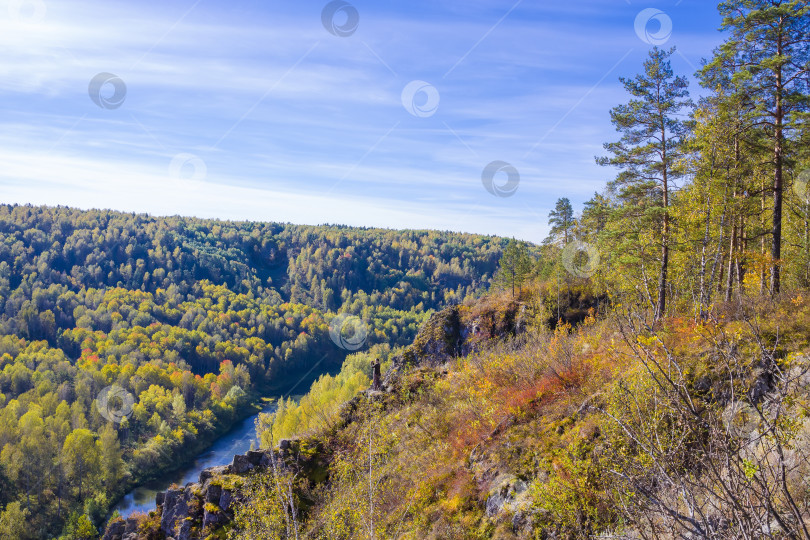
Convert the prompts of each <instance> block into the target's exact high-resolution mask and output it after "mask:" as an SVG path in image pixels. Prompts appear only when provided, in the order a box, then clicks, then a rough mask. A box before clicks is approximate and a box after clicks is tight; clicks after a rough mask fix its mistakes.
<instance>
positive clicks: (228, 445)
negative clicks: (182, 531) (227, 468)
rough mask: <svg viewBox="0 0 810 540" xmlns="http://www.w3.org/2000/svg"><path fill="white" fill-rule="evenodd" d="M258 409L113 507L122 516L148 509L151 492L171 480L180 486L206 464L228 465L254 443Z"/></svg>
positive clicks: (163, 488) (152, 498)
mask: <svg viewBox="0 0 810 540" xmlns="http://www.w3.org/2000/svg"><path fill="white" fill-rule="evenodd" d="M275 409H276V404H275V403H273V404H272V405H269V406H268V407H267V408H265V409H264V410H263V411H261V412H264V413H269V412H273V411H275ZM259 414H260V413H257V414H255V415H253V416H250V417H248V418H245V419H244V420H243V421H242V422H240V423H238V424H236V425H235V426H234V427H233V429H231V431H229V432H228V433H226V434H225V435H223V436H222V437H220V438H219V439H217V440H216V441H215V442H214V443H213V444H212V445H211V446H209V447H208V449H207V450H205V451H204V452H203V453H202V454H200V455H198V456H197V457H196V458H195V459H194V462H193V463H191V464H190V465H189V466H188V467H186V468H184V469H180V470H178V471H175V472H173V473H170V474H167V475H166V476H164V477H163V478H159V479H156V480H153V481H151V482H148V483H146V484H144V485H142V486H140V487H137V488H135V489H133V490H132V491H130V492H129V493H127V494H126V495H125V496H124V498H122V499H121V500H120V501H119V502H118V504H117V505H116V506H115V508H114V510H118V512H119V513H120V514H121V516H122V517H124V518H126V517H129V515H130V514H132V513H133V512H149V511H150V510H154V509H155V495H157V494H158V492H160V491H166V490H167V489H168V488H169V486H171V485H172V484H178V485H181V486H184V485H186V483H188V482H196V481H197V480H198V479H199V477H200V471H201V470H203V469H207V468H208V467H216V466H218V465H228V464H230V463H231V462H232V461H233V456H234V454H244V453H245V452H247V451H248V450H250V443H251V442H254V443H256V448H258V447H259V444H258V441H256V426H255V423H254V422H255V421H256V418H257V417H258V416H259Z"/></svg>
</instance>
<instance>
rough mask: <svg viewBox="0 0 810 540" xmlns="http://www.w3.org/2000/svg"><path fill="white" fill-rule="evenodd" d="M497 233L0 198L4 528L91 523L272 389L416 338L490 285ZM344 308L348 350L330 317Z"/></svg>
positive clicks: (16, 530)
mask: <svg viewBox="0 0 810 540" xmlns="http://www.w3.org/2000/svg"><path fill="white" fill-rule="evenodd" d="M502 245H504V242H503V241H502V240H501V239H498V238H494V237H483V236H471V235H461V234H450V233H438V232H426V231H389V230H377V229H351V228H347V227H329V226H324V227H305V226H293V225H283V224H272V223H247V222H243V223H234V222H222V221H215V220H200V219H191V218H180V217H172V218H156V217H150V216H145V215H134V214H122V213H117V212H111V211H80V210H74V209H69V208H48V207H30V206H8V205H3V206H0V406H2V409H0V446H2V452H0V483H2V489H0V505H2V506H3V508H4V509H5V510H4V512H3V514H2V516H0V536H1V537H3V538H28V537H32V538H33V537H46V536H49V535H57V534H59V533H60V531H61V530H62V527H63V525H65V524H66V529H65V532H66V534H67V535H68V537H70V538H86V537H89V536H92V535H93V532H92V531H93V530H94V527H95V526H97V525H99V524H101V523H102V521H103V518H104V516H105V514H106V512H107V509H108V508H109V506H110V505H111V504H112V503H114V502H115V501H116V498H117V497H118V496H120V495H121V494H123V493H124V492H125V491H126V490H127V488H128V487H130V486H131V485H132V484H133V483H135V482H138V481H141V480H143V479H145V478H148V477H150V476H153V475H155V474H158V473H159V472H160V471H162V470H164V469H166V468H169V467H172V466H176V465H177V464H178V463H179V462H180V461H181V460H182V459H183V458H187V457H189V456H190V455H193V453H194V452H196V451H199V450H200V449H201V448H202V447H203V445H204V444H205V443H206V442H207V441H210V440H212V439H213V438H214V437H215V436H216V435H217V434H218V433H221V432H222V431H223V430H225V429H226V428H227V427H228V426H230V425H231V423H232V422H233V421H234V420H235V419H237V418H238V417H240V416H242V415H244V414H245V413H246V411H249V410H253V409H250V408H249V407H248V405H249V404H250V402H252V401H254V400H255V399H256V398H257V397H258V396H259V395H261V394H262V392H264V391H266V389H267V388H268V387H271V386H272V387H275V388H280V385H282V384H283V383H284V382H285V381H288V380H289V381H292V382H294V380H297V378H298V376H300V375H301V374H303V373H304V372H306V371H308V370H309V369H311V368H314V369H315V373H316V374H317V373H318V372H323V371H326V370H328V369H334V367H335V366H339V365H340V362H342V360H343V358H344V357H345V355H346V353H347V352H348V350H350V349H352V348H356V347H359V346H361V345H369V346H370V345H375V344H386V345H394V346H395V345H404V344H407V343H409V342H410V341H411V340H412V339H413V338H414V336H415V335H416V332H417V330H418V328H419V326H420V324H421V323H422V322H423V321H424V320H425V317H426V316H427V315H428V314H429V313H430V312H431V310H433V309H435V308H438V307H441V306H442V305H444V304H446V303H452V302H457V301H459V300H461V299H463V298H464V297H466V296H468V295H470V294H472V293H473V292H474V291H475V290H477V289H478V288H481V287H483V286H486V284H487V282H488V281H489V280H490V278H491V276H492V274H493V272H494V269H495V268H496V265H497V261H498V259H499V256H500V252H501V248H502ZM338 313H340V314H341V316H342V317H343V319H336V314H338ZM350 316H351V317H356V318H355V319H353V320H354V321H355V322H353V323H352V324H349V325H348V326H345V327H344V326H343V325H339V326H338V327H337V329H336V330H337V332H338V334H340V333H341V332H343V333H346V332H348V333H349V335H347V336H344V337H345V338H346V339H348V341H347V342H346V343H347V344H348V345H347V346H344V348H341V347H339V346H338V345H340V344H343V343H344V342H343V340H342V339H338V340H337V341H336V340H335V337H334V332H335V328H332V331H333V332H332V334H333V335H330V324H332V326H334V324H333V323H334V322H335V321H336V320H338V321H341V322H343V321H345V320H346V317H350ZM357 332H360V333H359V334H358V333H357ZM352 339H354V340H355V341H352ZM336 343H337V344H336ZM88 535H89V536H88Z"/></svg>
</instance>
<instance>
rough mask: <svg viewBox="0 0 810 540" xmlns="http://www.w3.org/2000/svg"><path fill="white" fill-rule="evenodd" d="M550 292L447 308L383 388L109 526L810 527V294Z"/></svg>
mask: <svg viewBox="0 0 810 540" xmlns="http://www.w3.org/2000/svg"><path fill="white" fill-rule="evenodd" d="M534 304H535V302H534V301H533V298H531V295H524V296H523V297H522V298H521V301H520V302H517V301H512V300H510V299H508V298H501V297H488V298H486V299H483V300H481V301H477V302H470V303H467V304H465V305H462V306H454V307H451V308H447V309H445V310H443V311H442V312H440V313H437V314H435V315H434V316H433V317H431V319H430V320H429V321H428V322H427V323H426V324H425V326H424V327H423V329H422V331H421V332H420V334H419V336H418V337H417V339H416V340H415V342H414V343H413V344H412V345H411V346H409V347H408V348H407V349H406V350H405V351H404V352H403V353H402V354H400V355H397V356H395V357H394V359H393V361H392V363H391V367H390V369H389V370H388V371H387V374H386V376H385V378H384V380H383V381H381V385H380V386H379V387H378V388H372V389H370V390H369V391H365V392H362V393H360V394H358V395H357V396H356V397H355V398H353V399H351V400H350V401H349V402H347V403H345V404H344V405H343V406H341V407H340V408H338V409H335V410H334V412H333V413H328V414H327V418H325V419H324V421H323V422H322V423H320V424H315V425H312V426H311V427H310V428H309V429H308V430H305V431H303V432H300V433H299V434H298V436H295V437H292V438H285V439H282V440H275V441H274V442H275V443H276V444H275V445H273V446H272V447H267V448H264V449H261V450H258V451H255V452H249V453H248V454H247V455H245V456H235V458H234V461H233V463H232V464H231V465H229V466H225V467H221V468H217V469H214V470H210V471H206V472H205V473H203V474H202V475H201V477H200V481H199V482H198V483H195V484H190V485H188V486H178V487H177V488H176V489H172V490H170V491H169V492H168V493H166V494H165V495H161V496H160V497H159V499H158V507H157V509H156V511H155V512H154V513H152V514H150V516H143V517H141V518H139V519H132V520H130V521H129V522H122V521H119V522H116V523H113V524H112V526H111V527H110V529H108V532H107V535H106V536H105V538H107V539H110V540H112V539H118V538H122V537H123V538H126V537H127V536H125V535H124V531H129V532H130V533H131V537H132V538H136V537H137V538H147V537H149V538H152V537H154V538H162V537H163V536H162V535H166V536H167V537H169V536H171V537H174V538H206V537H208V536H209V535H213V536H212V537H214V538H217V537H224V536H226V535H227V536H228V538H294V537H296V536H297V537H309V538H324V539H326V538H329V539H339V538H346V539H349V538H409V539H410V538H413V539H416V538H436V539H439V538H442V539H447V538H459V539H461V538H593V537H597V536H599V537H604V536H608V537H618V538H667V537H673V538H674V537H678V538H682V537H711V538H740V537H749V538H757V537H763V536H768V537H776V538H782V537H784V538H801V537H803V534H804V533H803V530H804V527H805V526H806V523H807V520H808V515H810V514H808V506H807V504H808V501H810V491H809V490H808V487H807V484H806V482H805V481H804V478H806V475H807V474H808V473H810V462H808V459H807V458H808V455H809V453H810V439H808V434H810V431H808V428H810V424H808V421H807V404H808V403H809V402H810V401H808V398H810V378H809V377H808V370H809V369H810V363H809V362H808V361H807V357H806V353H807V350H808V346H810V339H808V334H807V332H806V330H805V329H806V328H807V325H808V323H810V302H808V300H806V299H805V298H803V297H802V296H801V295H796V296H793V297H786V298H784V299H782V300H781V301H778V302H771V301H769V300H762V301H759V302H753V301H750V300H748V301H745V302H738V303H734V304H725V305H722V306H717V309H716V311H715V315H714V316H712V317H710V318H709V319H707V320H697V321H696V320H694V319H690V318H679V317H672V318H668V319H666V320H664V321H662V322H661V323H660V324H657V325H649V324H647V323H646V322H645V321H644V319H643V318H641V317H640V316H639V314H638V313H632V312H630V313H625V314H624V315H620V314H618V313H615V314H612V315H609V316H606V317H596V318H594V317H589V318H587V319H586V320H585V321H584V322H583V323H582V324H581V325H579V326H578V327H576V328H571V327H568V326H565V325H561V326H558V327H557V329H556V330H554V331H549V330H545V329H543V326H542V325H539V324H536V323H537V317H538V312H536V311H535V310H534V309H533V308H532V305H534ZM788 313H790V317H786V314H788ZM541 315H542V314H541ZM370 364H371V360H370V359H369V360H368V361H367V362H366V364H365V366H363V367H362V368H361V369H367V370H368V372H370V371H371V369H370ZM347 369H349V370H356V369H358V366H357V365H356V363H355V365H354V366H352V367H348V368H347ZM366 381H367V384H368V382H369V379H366ZM324 410H327V411H328V410H329V409H328V408H326V409H324ZM310 414H312V415H313V416H317V415H318V414H319V413H318V412H317V411H312V412H311V413H310ZM329 414H332V416H331V418H330V417H328V415H329ZM272 424H273V419H268V423H267V424H266V426H265V429H267V426H270V425H272ZM271 448H273V449H272V450H271ZM150 531H151V532H150Z"/></svg>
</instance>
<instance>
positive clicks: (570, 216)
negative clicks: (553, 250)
mask: <svg viewBox="0 0 810 540" xmlns="http://www.w3.org/2000/svg"><path fill="white" fill-rule="evenodd" d="M574 223H575V221H574V209H573V208H572V207H571V201H569V200H568V198H566V197H563V198H561V199H557V204H556V205H555V206H554V210H552V211H551V212H549V213H548V224H549V225H551V233H550V234H551V236H556V237H559V235H560V234H562V237H563V243H564V244H568V242H569V240H570V237H571V231H572V229H573V228H574Z"/></svg>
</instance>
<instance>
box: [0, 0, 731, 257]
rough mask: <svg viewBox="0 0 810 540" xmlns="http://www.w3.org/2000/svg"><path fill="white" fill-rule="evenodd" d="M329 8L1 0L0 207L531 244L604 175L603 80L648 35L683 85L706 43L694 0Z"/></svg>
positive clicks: (609, 102)
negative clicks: (558, 208) (559, 205)
mask: <svg viewBox="0 0 810 540" xmlns="http://www.w3.org/2000/svg"><path fill="white" fill-rule="evenodd" d="M347 4H348V5H347ZM326 6H327V2H323V1H316V2H313V1H301V2H289V1H288V2H279V1H267V0H264V1H254V0H232V1H230V2H221V1H220V2H214V1H213V0H173V1H172V2H165V1H163V2H157V1H153V0H141V1H139V2H121V1H105V2H102V1H100V0H93V1H75V0H58V1H56V0H44V1H43V0H2V1H0V53H2V60H0V107H2V115H0V122H2V129H0V163H2V166H1V167H0V186H2V189H0V193H1V194H2V195H0V201H2V202H16V203H34V204H51V205H55V204H63V205H70V206H77V207H80V208H113V209H116V210H124V211H136V212H149V213H151V214H156V215H167V214H169V215H174V214H181V215H196V216H200V217H217V218H223V219H250V220H262V221H288V222H294V223H306V224H321V223H346V224H350V225H363V226H381V227H392V228H432V229H441V230H454V231H464V232H475V233H484V234H498V235H504V236H515V237H518V238H523V239H526V240H531V241H537V242H539V241H540V240H542V239H543V238H544V237H545V236H546V234H547V231H548V225H547V216H548V211H549V209H550V208H551V207H553V205H554V203H555V201H556V200H557V199H558V198H559V197H568V198H569V199H571V201H572V203H574V206H575V208H576V209H577V210H579V209H580V208H581V203H582V202H584V201H585V200H587V199H588V198H589V197H590V196H591V195H592V194H593V192H594V191H596V190H601V189H602V187H603V185H604V183H605V182H606V181H607V180H609V179H610V178H611V176H612V174H614V172H613V171H611V170H609V169H604V168H601V167H598V166H596V165H595V163H594V156H595V155H600V154H601V153H602V143H603V142H605V141H610V140H614V139H615V138H616V133H615V131H614V129H613V127H612V126H611V125H610V122H609V116H608V111H609V109H610V108H611V107H613V106H614V105H616V104H618V103H621V102H623V101H625V100H626V96H625V95H624V92H623V89H622V87H621V85H620V83H619V81H618V77H619V76H631V75H633V74H634V73H636V72H638V71H639V70H640V69H641V64H642V62H643V60H644V58H645V56H646V54H647V51H648V50H649V48H650V47H651V44H650V42H651V41H655V40H659V41H661V42H663V46H666V47H669V46H677V47H678V51H679V52H678V54H677V55H676V56H675V57H674V58H673V67H674V69H675V70H676V71H677V72H678V73H681V74H685V75H688V76H689V77H690V80H692V81H694V77H693V73H694V71H695V70H696V68H697V67H698V66H699V65H700V61H701V59H702V58H705V57H708V56H709V55H710V54H711V51H712V49H713V48H714V47H716V46H717V45H718V44H719V43H720V41H721V40H722V35H721V34H720V33H719V32H718V31H717V28H718V26H719V23H720V19H719V16H718V15H717V12H716V5H715V2H713V1H712V0H660V1H656V0H645V1H641V0H568V1H546V0H542V1H541V0H534V1H531V0H523V1H521V2H517V3H515V2H514V1H507V2H501V1H491V0H470V1H466V2H437V1H433V2H426V1H425V2H423V1H403V0H396V1H392V0H378V1H377V2H371V1H360V0H357V1H352V2H351V3H348V2H344V3H343V4H333V5H332V8H333V9H332V12H334V16H333V17H331V18H330V17H329V16H328V15H329V12H327V19H328V21H330V22H331V23H332V24H330V25H329V26H330V29H331V30H333V32H334V33H330V31H329V30H328V29H327V27H326V26H325V25H324V22H323V18H324V17H323V15H324V9H325V7H326ZM645 9H652V10H654V11H647V12H644V13H647V14H653V15H656V14H657V15H656V16H655V17H654V18H653V19H652V20H650V21H649V23H648V24H646V25H644V24H643V22H644V20H646V18H649V15H645V16H642V18H641V23H642V25H641V26H640V27H639V28H640V29H641V30H640V34H639V33H637V31H636V29H637V26H638V24H637V18H638V17H639V14H640V13H642V10H645ZM355 14H356V16H357V19H358V21H359V22H358V24H357V26H356V28H355V27H352V28H348V27H347V25H348V26H351V24H352V20H351V19H350V18H349V17H351V16H353V15H355ZM668 21H671V23H672V32H671V35H669V32H668V31H667V22H668ZM662 23H663V27H662V26H661V25H662ZM341 28H343V29H344V30H341ZM334 34H348V35H345V36H341V35H334ZM102 73H108V74H112V75H115V76H116V77H117V79H113V80H109V78H110V76H109V75H104V76H101V77H98V74H102ZM94 78H95V80H96V81H98V84H97V85H96V87H99V86H100V90H98V92H96V94H95V96H94V97H95V100H94V99H92V98H91V96H90V93H91V91H90V88H89V86H90V83H91V81H92V80H94ZM104 81H106V83H104ZM413 81H422V82H413ZM121 82H123V85H125V87H126V89H125V93H124V94H122V95H123V101H122V102H120V103H117V102H116V103H112V102H110V100H111V99H114V98H113V94H114V91H115V84H118V85H121ZM102 83H104V84H102ZM406 88H407V89H409V90H412V91H411V92H410V93H409V92H405V95H403V90H405V89H406ZM119 90H122V91H123V86H121V87H120V88H119ZM697 91H698V88H694V92H697ZM493 161H500V162H505V163H508V164H510V165H511V166H512V167H513V168H514V169H513V170H514V171H517V173H518V174H519V184H518V185H517V189H516V190H515V191H512V192H510V193H503V191H502V189H501V193H502V194H506V195H509V196H498V193H499V191H498V186H501V188H503V185H504V184H505V183H506V182H507V174H506V172H504V171H501V172H500V173H498V174H496V175H495V176H494V180H493V183H494V185H495V188H494V189H493V190H492V191H493V192H494V194H493V193H492V192H490V191H488V190H487V189H485V187H484V185H483V183H482V171H483V170H484V169H485V167H487V165H488V164H490V163H491V162H493ZM513 186H514V184H513Z"/></svg>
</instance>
